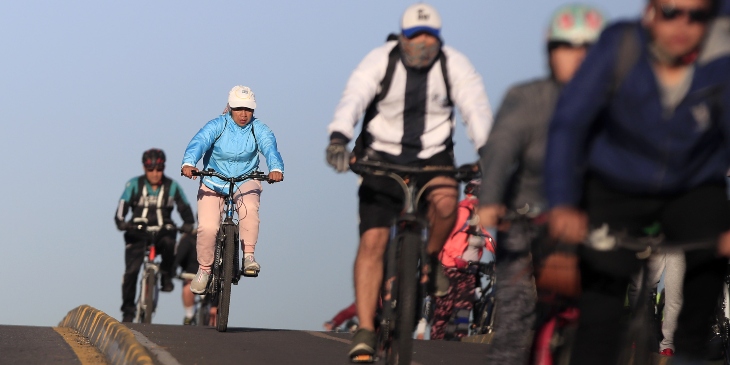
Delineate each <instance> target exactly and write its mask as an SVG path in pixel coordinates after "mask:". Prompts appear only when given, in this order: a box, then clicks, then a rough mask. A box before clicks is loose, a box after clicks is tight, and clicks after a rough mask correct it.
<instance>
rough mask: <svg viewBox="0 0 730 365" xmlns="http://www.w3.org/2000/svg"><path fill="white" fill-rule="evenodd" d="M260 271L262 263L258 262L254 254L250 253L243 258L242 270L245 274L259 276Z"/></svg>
mask: <svg viewBox="0 0 730 365" xmlns="http://www.w3.org/2000/svg"><path fill="white" fill-rule="evenodd" d="M259 271H261V265H259V263H258V262H256V259H255V258H254V257H253V255H248V256H246V257H245V258H244V259H243V270H241V274H242V275H243V276H248V277H257V276H259Z"/></svg>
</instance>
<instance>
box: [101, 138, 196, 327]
mask: <svg viewBox="0 0 730 365" xmlns="http://www.w3.org/2000/svg"><path fill="white" fill-rule="evenodd" d="M142 165H143V167H144V175H142V176H139V177H135V178H133V179H131V180H129V181H128V182H127V185H126V187H125V189H124V193H122V198H121V199H120V200H119V207H118V208H117V214H116V216H115V217H114V220H115V222H116V224H117V228H118V229H119V230H120V231H126V232H125V233H124V242H125V244H126V246H125V248H124V261H125V264H126V268H125V271H124V278H123V280H122V321H124V322H131V321H132V320H133V319H134V315H135V311H136V306H135V303H134V300H135V296H136V291H137V276H138V275H139V269H140V267H141V266H142V262H143V260H144V252H145V247H144V244H145V242H147V232H145V231H144V230H142V231H139V230H137V229H136V227H137V223H136V222H133V221H134V220H135V219H138V218H142V219H146V226H148V227H162V228H161V229H160V231H159V232H158V233H157V235H156V236H155V239H156V242H155V246H156V248H157V250H158V252H159V253H160V255H161V256H162V263H161V264H160V271H161V272H162V291H164V292H170V291H172V290H173V289H174V286H173V284H172V277H173V276H174V270H175V268H174V266H173V260H174V255H175V237H176V236H177V231H175V230H169V229H167V228H165V225H169V224H173V221H172V216H171V215H172V209H173V207H174V206H175V205H177V212H178V213H180V217H181V218H182V220H183V222H184V224H183V225H182V227H181V230H182V231H184V232H192V229H193V225H194V224H195V218H194V217H193V211H192V209H190V204H188V200H187V199H186V198H185V193H183V191H182V189H180V186H179V185H178V184H177V183H176V182H175V181H173V180H171V179H169V178H168V177H167V176H165V175H164V173H163V171H165V153H164V152H162V150H160V149H156V148H153V149H150V150H147V151H145V152H144V154H143V155H142ZM130 210H131V211H132V219H131V220H130V221H129V222H127V221H125V219H126V216H127V213H128V212H129V211H130Z"/></svg>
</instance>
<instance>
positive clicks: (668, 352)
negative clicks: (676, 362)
mask: <svg viewBox="0 0 730 365" xmlns="http://www.w3.org/2000/svg"><path fill="white" fill-rule="evenodd" d="M659 355H662V356H674V350H672V349H664V350H662V351H661V352H659Z"/></svg>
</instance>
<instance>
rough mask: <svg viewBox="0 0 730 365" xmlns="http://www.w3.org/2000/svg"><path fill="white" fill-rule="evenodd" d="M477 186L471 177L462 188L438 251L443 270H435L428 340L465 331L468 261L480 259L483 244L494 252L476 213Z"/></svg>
mask: <svg viewBox="0 0 730 365" xmlns="http://www.w3.org/2000/svg"><path fill="white" fill-rule="evenodd" d="M480 185H481V180H480V179H474V180H472V181H469V182H468V183H467V184H466V186H465V187H464V199H463V200H462V201H461V202H459V208H458V210H457V215H456V224H455V225H454V229H453V230H452V231H451V234H450V235H449V238H448V240H446V243H445V244H444V248H443V249H442V250H441V253H440V254H439V260H440V262H441V265H442V266H443V270H440V271H438V273H440V274H441V275H439V277H437V279H436V284H437V285H436V286H437V287H436V292H435V293H434V298H435V300H434V304H435V305H434V309H433V325H432V326H431V339H432V340H442V339H447V340H452V339H459V338H462V337H465V336H466V335H468V334H469V314H470V313H471V310H472V308H473V307H474V298H475V297H474V292H475V290H476V287H477V282H476V278H477V277H476V271H475V270H476V268H475V267H474V265H469V262H478V261H479V260H481V258H482V254H483V253H484V247H487V249H488V250H489V251H490V252H492V253H494V243H493V242H494V241H493V239H492V237H491V235H490V234H489V233H488V232H487V231H486V230H485V229H484V228H483V227H482V225H481V224H479V217H478V216H477V215H476V208H477V204H478V202H479V201H478V199H477V195H478V194H479V186H480ZM439 279H441V280H439ZM441 282H443V284H441V285H439V283H441ZM480 284H481V283H480ZM452 329H453V330H452Z"/></svg>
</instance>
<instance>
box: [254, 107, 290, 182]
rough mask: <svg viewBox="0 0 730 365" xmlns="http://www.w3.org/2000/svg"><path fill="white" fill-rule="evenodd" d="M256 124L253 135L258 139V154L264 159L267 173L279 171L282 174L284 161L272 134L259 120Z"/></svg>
mask: <svg viewBox="0 0 730 365" xmlns="http://www.w3.org/2000/svg"><path fill="white" fill-rule="evenodd" d="M256 122H257V123H256V125H255V127H256V129H255V131H256V132H255V133H256V138H257V139H258V144H259V152H261V154H262V155H264V158H266V166H268V167H269V171H272V170H279V171H281V172H282V173H284V160H282V158H281V154H280V153H279V150H278V148H277V146H276V137H275V136H274V132H272V131H271V129H270V128H269V126H267V125H266V124H264V123H263V122H261V121H260V120H257V121H256Z"/></svg>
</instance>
